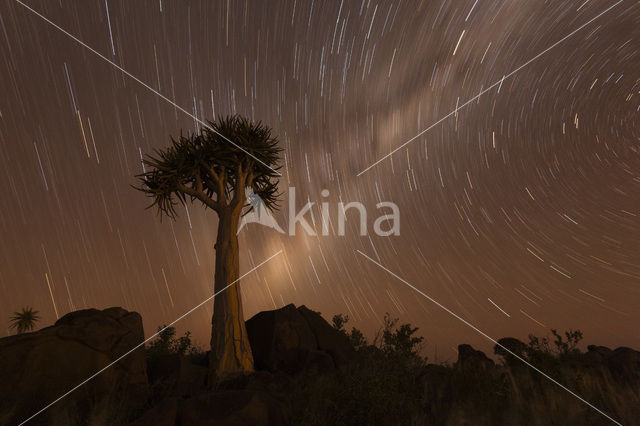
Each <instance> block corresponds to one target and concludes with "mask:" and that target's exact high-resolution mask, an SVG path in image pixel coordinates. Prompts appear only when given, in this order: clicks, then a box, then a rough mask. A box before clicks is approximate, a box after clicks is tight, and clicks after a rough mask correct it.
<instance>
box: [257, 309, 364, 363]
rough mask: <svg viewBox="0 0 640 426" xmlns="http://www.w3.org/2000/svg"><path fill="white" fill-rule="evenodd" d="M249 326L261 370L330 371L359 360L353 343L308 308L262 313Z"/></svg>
mask: <svg viewBox="0 0 640 426" xmlns="http://www.w3.org/2000/svg"><path fill="white" fill-rule="evenodd" d="M246 325H247V333H248V335H249V342H250V343H251V350H252V351H253V359H254V362H255V366H256V369H258V370H268V371H283V372H286V373H289V374H297V373H299V372H302V371H305V372H314V371H327V370H333V369H334V368H335V367H336V366H338V367H342V366H344V365H345V364H346V363H347V362H349V361H351V360H352V359H353V358H354V357H355V350H354V349H353V346H351V343H350V342H349V339H348V338H347V337H346V336H345V335H344V334H342V333H340V332H339V331H338V330H335V329H334V328H333V327H331V326H330V325H329V324H328V323H327V322H326V321H325V320H324V318H322V316H321V315H320V314H319V313H317V312H314V311H312V310H310V309H308V308H306V307H305V306H301V307H299V308H297V309H296V307H295V306H294V305H287V306H285V307H283V308H280V309H277V310H273V311H264V312H260V313H258V314H256V315H255V316H253V317H252V318H251V319H249V320H248V321H247V322H246Z"/></svg>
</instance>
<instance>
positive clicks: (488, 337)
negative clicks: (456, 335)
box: [356, 250, 622, 426]
mask: <svg viewBox="0 0 640 426" xmlns="http://www.w3.org/2000/svg"><path fill="white" fill-rule="evenodd" d="M356 251H357V252H358V253H360V254H361V255H362V256H363V257H365V258H366V259H368V260H369V261H371V262H372V263H374V264H376V265H378V266H379V267H380V268H382V269H383V270H385V271H386V272H388V273H389V274H390V275H391V276H393V277H394V278H396V279H398V280H400V281H402V282H403V283H404V284H406V285H407V286H408V287H411V288H412V289H413V290H415V291H417V292H418V293H420V294H421V295H422V296H424V297H426V298H427V299H429V301H431V302H433V303H434V304H436V305H437V306H438V307H439V308H441V309H443V310H444V311H446V312H447V313H449V314H451V315H453V316H454V317H455V318H457V319H458V320H460V321H462V322H463V323H464V324H465V325H467V326H469V327H471V328H472V329H473V330H475V331H477V332H478V333H479V334H480V335H482V336H483V337H485V338H487V339H489V340H490V341H491V342H493V343H495V344H496V345H498V346H500V347H501V348H502V349H504V350H505V351H507V352H508V353H509V354H511V355H513V356H514V357H516V358H518V359H519V360H520V361H522V362H523V363H525V364H526V365H528V366H529V367H531V368H532V369H533V370H535V371H536V372H538V373H540V374H541V375H543V376H544V377H546V378H547V379H549V380H550V381H552V382H553V383H555V384H556V385H558V386H560V387H561V388H562V389H564V390H566V391H567V392H569V393H570V394H571V395H573V396H575V397H576V398H578V399H579V400H580V401H582V402H584V403H585V404H587V405H588V406H589V407H591V408H593V409H594V410H596V411H597V412H598V413H600V414H602V415H603V416H605V417H606V418H607V419H609V420H611V421H612V422H613V423H615V424H617V425H620V426H622V424H621V423H620V422H618V421H616V420H614V419H613V418H611V417H610V416H609V415H608V414H607V413H605V412H604V411H602V410H600V409H599V408H598V407H596V406H595V405H593V404H591V403H590V402H589V401H587V400H585V399H584V398H582V397H581V396H580V395H578V394H576V393H575V392H573V391H572V390H571V389H569V388H567V387H566V386H564V385H563V384H562V383H560V382H558V381H556V380H555V379H553V378H552V377H550V376H549V375H548V374H546V373H545V372H544V371H542V370H540V369H538V368H537V367H536V366H534V365H533V364H531V363H530V362H528V361H527V360H525V359H523V358H521V357H520V356H518V355H516V354H515V353H513V352H512V351H510V350H509V349H508V348H506V347H504V346H503V345H501V344H500V343H498V342H497V341H496V340H495V339H494V338H493V337H491V336H489V335H487V334H486V333H484V332H483V331H482V330H480V329H478V328H477V327H476V326H474V325H473V324H471V323H469V322H468V321H467V320H465V319H464V318H462V317H460V316H459V315H457V314H456V313H454V312H452V311H451V310H450V309H448V308H447V307H446V306H443V305H441V304H440V303H439V302H438V301H437V300H435V299H433V298H432V297H430V296H429V295H427V294H425V293H424V292H422V291H421V290H419V289H417V288H416V287H414V286H412V285H411V284H410V283H408V282H407V281H406V280H404V279H403V278H401V277H399V276H398V275H396V274H395V273H393V272H392V271H390V270H389V269H387V268H385V267H384V266H383V265H381V264H380V263H378V262H376V261H375V260H373V259H372V258H370V257H369V256H367V255H366V254H364V253H363V252H361V251H360V250H356Z"/></svg>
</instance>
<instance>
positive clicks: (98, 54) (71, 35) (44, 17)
mask: <svg viewBox="0 0 640 426" xmlns="http://www.w3.org/2000/svg"><path fill="white" fill-rule="evenodd" d="M15 1H16V3H18V4H20V5H21V6H24V7H25V8H26V9H27V10H29V11H31V12H32V13H33V14H35V15H36V16H38V17H40V18H41V19H42V20H44V21H46V22H47V23H49V24H50V25H52V26H53V27H54V28H56V29H57V30H59V31H61V32H62V33H63V34H65V35H66V36H68V37H69V38H71V39H73V40H74V41H76V42H77V43H78V44H80V45H81V46H83V47H85V48H86V49H88V50H89V51H91V52H92V53H94V54H96V55H97V56H98V57H100V58H101V59H103V60H104V61H106V62H108V63H109V64H111V65H112V66H114V67H115V68H117V69H118V70H120V71H121V72H122V73H124V74H125V75H127V76H128V77H131V78H132V79H133V80H135V81H137V82H138V83H140V84H141V85H142V86H144V87H145V88H146V89H148V90H150V91H151V92H153V93H154V94H156V95H158V96H159V97H160V98H162V99H163V100H165V101H167V102H169V103H170V104H171V105H173V106H174V107H176V108H178V109H179V110H180V111H182V112H184V113H185V114H187V115H188V116H189V117H191V118H193V119H194V120H196V121H197V122H198V123H199V124H201V125H202V127H205V128H206V129H209V130H211V131H212V132H213V133H215V134H217V135H218V136H220V137H221V138H223V139H224V140H226V141H227V142H229V143H230V144H231V145H233V146H235V147H236V148H238V149H239V150H241V151H242V152H244V153H245V154H247V155H248V156H250V157H251V158H253V159H254V160H256V161H257V162H259V163H260V164H262V165H263V166H265V167H267V168H269V169H270V170H271V171H273V172H274V173H276V174H277V175H278V176H282V174H281V173H280V172H278V171H277V170H275V169H273V168H272V167H269V165H267V164H265V163H264V161H262V160H260V159H259V158H257V157H256V156H255V155H253V154H251V153H250V152H248V151H247V150H245V149H244V148H242V147H241V146H239V145H238V144H236V143H235V142H233V141H232V140H230V139H229V138H227V137H226V136H225V135H223V134H222V133H220V132H218V131H216V130H215V129H213V128H212V127H211V126H209V125H208V124H207V123H205V122H204V121H202V120H200V119H199V118H198V117H196V116H195V115H193V114H191V113H190V112H189V111H187V110H186V109H184V108H182V107H181V106H180V105H178V104H177V103H175V102H174V101H172V100H171V99H169V98H167V97H166V96H165V95H163V94H162V93H160V92H158V91H157V90H156V89H154V88H153V87H151V86H149V85H148V84H147V83H145V82H144V81H142V80H140V79H139V78H138V77H136V76H135V75H133V74H131V73H130V72H129V71H127V70H125V69H124V68H122V67H121V66H120V65H118V64H116V63H115V62H113V61H112V60H111V59H109V58H107V57H106V56H104V55H103V54H102V53H100V52H98V51H97V50H95V49H94V48H93V47H91V46H89V45H88V44H86V43H85V42H83V41H82V40H80V39H79V38H78V37H76V36H74V35H73V34H71V33H70V32H68V31H67V30H65V29H64V28H62V27H60V26H59V25H58V24H56V23H55V22H53V21H51V20H50V19H49V18H47V17H46V16H44V15H42V14H41V13H39V12H37V11H36V10H35V9H33V8H31V7H29V6H27V5H26V4H24V3H23V2H22V1H20V0H15Z"/></svg>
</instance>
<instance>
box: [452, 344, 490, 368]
mask: <svg viewBox="0 0 640 426" xmlns="http://www.w3.org/2000/svg"><path fill="white" fill-rule="evenodd" d="M494 365H495V363H494V362H493V360H491V359H489V358H488V357H487V356H486V355H485V354H484V352H482V351H478V350H475V349H473V347H472V346H471V345H467V344H463V345H458V362H457V363H456V367H457V368H461V369H464V370H470V371H475V372H483V371H487V370H489V369H491V368H493V366H494Z"/></svg>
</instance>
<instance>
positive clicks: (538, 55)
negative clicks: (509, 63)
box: [357, 0, 624, 176]
mask: <svg viewBox="0 0 640 426" xmlns="http://www.w3.org/2000/svg"><path fill="white" fill-rule="evenodd" d="M623 1H624V0H618V1H617V2H616V3H614V4H613V5H611V6H609V7H608V8H606V9H605V10H604V11H602V12H600V13H599V14H597V15H596V16H595V17H594V18H592V19H590V20H589V21H587V22H586V23H584V24H582V25H580V26H579V27H578V28H576V29H575V30H573V31H572V32H570V33H569V34H567V35H566V36H564V37H562V38H561V39H560V40H558V41H556V42H555V43H553V44H552V45H551V46H549V47H547V48H546V49H545V50H543V51H542V52H540V53H538V54H537V55H536V56H534V57H533V58H531V59H529V60H528V61H527V62H525V63H524V64H522V65H520V66H519V67H518V68H516V69H514V70H513V71H511V72H510V73H509V74H505V75H504V76H503V77H502V78H501V79H500V80H498V81H496V82H495V83H493V84H492V85H491V86H489V87H487V88H486V89H484V90H482V91H481V92H480V93H478V94H477V95H476V96H474V97H473V98H471V99H469V100H468V101H466V102H465V103H463V104H462V105H459V106H458V105H456V108H455V109H454V110H453V111H451V112H450V113H448V114H447V115H445V116H443V117H442V118H440V119H439V120H438V121H436V122H435V123H433V124H432V125H430V126H429V127H427V128H426V129H424V130H423V131H421V132H420V133H418V134H417V135H415V136H414V137H412V138H411V139H409V140H408V141H406V142H405V143H403V144H402V145H400V146H398V147H397V148H395V149H394V150H393V151H391V152H390V153H388V154H387V155H385V156H384V157H382V158H380V159H379V160H377V161H376V162H375V163H373V164H371V165H370V166H369V167H367V168H366V169H364V170H362V171H361V172H360V173H358V174H357V176H361V175H362V174H364V173H365V172H367V171H368V170H370V169H372V168H373V167H375V166H377V165H378V164H380V163H381V162H382V161H383V160H385V159H387V158H389V157H390V156H392V155H393V154H395V153H396V152H397V151H399V150H401V149H402V148H404V147H405V146H407V145H409V144H410V143H411V142H413V141H414V140H416V139H417V138H419V137H420V136H422V135H424V134H425V133H427V132H428V131H429V130H431V129H433V128H434V127H436V126H437V125H438V124H440V123H442V122H443V121H445V120H446V119H447V118H449V117H451V116H453V115H457V113H458V111H460V110H461V109H462V108H464V107H466V106H467V105H469V104H471V103H472V102H473V101H475V100H477V99H478V98H479V97H480V96H482V95H484V94H485V93H487V92H488V91H489V90H492V89H494V88H495V87H496V86H499V85H500V86H501V85H502V83H503V82H504V80H505V79H506V78H510V77H512V76H513V75H514V74H516V73H517V72H518V71H520V70H522V69H523V68H524V67H526V66H527V65H529V64H531V63H532V62H534V61H535V60H536V59H538V58H540V57H541V56H543V55H544V54H546V53H547V52H549V51H550V50H551V49H553V48H554V47H556V46H558V45H559V44H561V43H562V42H564V41H566V40H567V39H568V38H569V37H571V36H573V35H574V34H576V33H577V32H578V31H580V30H582V29H583V28H584V27H586V26H587V25H589V24H590V23H592V22H593V21H595V20H596V19H598V18H599V17H601V16H602V15H604V14H605V13H607V12H609V11H610V10H611V9H613V8H614V7H616V6H617V5H619V4H620V3H622V2H623ZM499 91H500V90H498V92H499Z"/></svg>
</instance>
